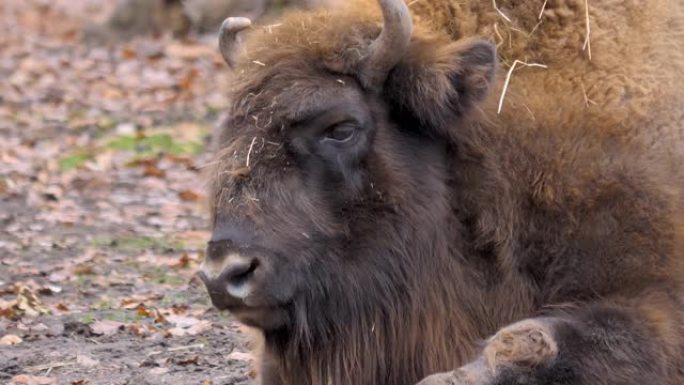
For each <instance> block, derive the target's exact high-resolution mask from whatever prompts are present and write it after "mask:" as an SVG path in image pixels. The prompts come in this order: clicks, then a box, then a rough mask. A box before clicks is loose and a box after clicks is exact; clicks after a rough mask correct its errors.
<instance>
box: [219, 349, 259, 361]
mask: <svg viewBox="0 0 684 385" xmlns="http://www.w3.org/2000/svg"><path fill="white" fill-rule="evenodd" d="M226 359H227V360H231V361H245V362H247V361H252V360H253V359H254V356H253V355H252V354H250V353H245V352H238V351H233V352H232V353H230V354H228V355H227V356H226Z"/></svg>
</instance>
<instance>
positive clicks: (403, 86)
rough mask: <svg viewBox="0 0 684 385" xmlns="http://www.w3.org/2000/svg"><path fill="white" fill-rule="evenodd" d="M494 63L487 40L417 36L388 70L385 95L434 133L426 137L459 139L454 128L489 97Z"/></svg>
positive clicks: (493, 55) (400, 112) (494, 55)
mask: <svg viewBox="0 0 684 385" xmlns="http://www.w3.org/2000/svg"><path fill="white" fill-rule="evenodd" d="M496 67H497V56H496V47H495V46H494V45H493V44H492V43H490V42H488V41H486V40H481V39H467V40H462V41H458V42H451V41H448V40H445V39H444V38H440V37H432V38H430V37H428V38H422V39H421V38H414V39H413V41H412V42H411V46H410V48H409V52H408V53H407V54H406V56H405V58H404V59H403V60H402V61H401V62H400V63H399V64H398V65H397V66H396V67H395V68H394V70H392V72H391V73H390V76H389V78H388V80H387V83H386V84H385V89H384V93H385V98H386V99H388V100H389V101H390V103H391V104H392V105H393V106H394V107H395V108H396V110H397V112H398V113H399V114H407V113H408V114H411V115H412V117H413V118H414V119H416V120H418V121H419V122H420V123H421V125H423V126H425V128H429V129H430V130H432V131H433V132H427V134H428V135H433V136H438V137H443V138H446V139H449V140H456V138H457V137H458V134H457V133H454V132H453V131H454V128H455V127H454V126H455V125H457V122H458V121H459V120H460V119H461V118H463V117H464V116H465V115H466V114H467V113H468V112H469V111H471V110H472V109H473V108H474V107H475V106H476V105H477V103H479V102H481V101H483V100H484V99H485V97H486V96H487V94H488V91H489V90H490V88H491V86H492V84H493V82H494V76H495V74H496Z"/></svg>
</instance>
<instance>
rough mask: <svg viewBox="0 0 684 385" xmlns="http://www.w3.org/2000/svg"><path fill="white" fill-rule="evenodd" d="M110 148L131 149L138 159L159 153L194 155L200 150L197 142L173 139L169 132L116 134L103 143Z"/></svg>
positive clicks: (200, 145) (201, 146) (200, 146)
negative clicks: (132, 134)
mask: <svg viewBox="0 0 684 385" xmlns="http://www.w3.org/2000/svg"><path fill="white" fill-rule="evenodd" d="M105 147H106V148H108V149H111V150H120V151H131V152H134V153H135V154H136V155H137V158H138V159H141V158H151V157H155V156H158V155H160V154H170V155H176V156H180V155H196V154H198V153H200V152H201V151H202V148H203V145H202V144H201V143H199V142H183V141H177V140H174V139H173V137H172V136H171V135H170V134H153V135H149V136H130V135H123V136H118V137H116V138H114V139H112V140H110V141H109V142H107V144H105Z"/></svg>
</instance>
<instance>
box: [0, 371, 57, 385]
mask: <svg viewBox="0 0 684 385" xmlns="http://www.w3.org/2000/svg"><path fill="white" fill-rule="evenodd" d="M56 383H57V382H56V381H55V379H54V378H49V377H41V376H29V375H26V374H20V375H18V376H14V377H12V379H11V380H10V383H9V385H54V384H56Z"/></svg>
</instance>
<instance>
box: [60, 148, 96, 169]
mask: <svg viewBox="0 0 684 385" xmlns="http://www.w3.org/2000/svg"><path fill="white" fill-rule="evenodd" d="M91 159H93V155H92V154H91V153H89V152H86V151H79V152H77V153H75V154H72V155H69V156H66V157H64V158H62V159H60V160H59V169H60V170H62V171H69V170H73V169H75V168H78V167H81V166H83V165H84V164H85V163H86V162H87V161H89V160H91Z"/></svg>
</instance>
